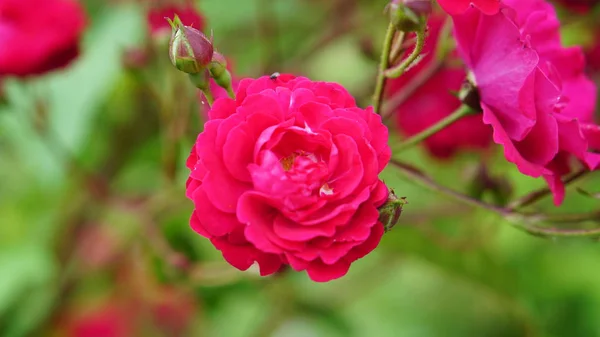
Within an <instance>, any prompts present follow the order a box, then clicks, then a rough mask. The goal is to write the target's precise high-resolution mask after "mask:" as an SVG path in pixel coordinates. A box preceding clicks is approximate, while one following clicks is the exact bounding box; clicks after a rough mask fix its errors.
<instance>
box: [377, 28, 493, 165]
mask: <svg viewBox="0 0 600 337" xmlns="http://www.w3.org/2000/svg"><path fill="white" fill-rule="evenodd" d="M443 23H444V17H443V16H433V17H431V18H430V19H429V22H428V24H429V27H428V31H429V36H428V38H427V41H428V43H427V44H426V45H425V48H424V50H423V53H424V55H425V57H424V58H423V59H422V60H421V62H419V63H418V64H417V65H416V66H415V67H413V68H411V69H410V70H409V71H408V72H406V73H405V74H404V75H402V76H401V77H399V78H397V79H393V80H389V81H388V85H387V94H388V98H390V97H395V95H396V94H398V93H400V94H403V93H406V90H407V89H408V88H409V87H411V84H412V83H414V82H415V81H419V80H420V77H422V76H424V73H426V72H428V71H430V69H431V67H433V66H435V62H436V59H435V58H436V55H435V49H436V46H437V41H438V39H439V38H440V36H439V35H440V30H441V28H442V25H443ZM451 57H452V58H454V57H455V56H454V55H452V56H451ZM448 63H450V62H446V63H445V64H442V65H440V66H439V67H438V68H437V70H435V71H434V72H433V74H432V75H431V76H430V77H429V78H428V79H427V80H426V81H425V82H424V83H423V84H422V85H420V86H419V87H418V88H417V89H416V90H414V92H411V93H409V94H407V97H406V99H404V100H403V102H401V103H400V104H399V105H398V107H397V108H395V107H394V109H395V110H396V111H395V112H394V114H395V117H396V118H397V119H396V120H397V125H398V128H399V129H400V131H401V132H402V133H403V134H405V135H407V136H413V135H415V134H417V133H419V132H421V131H423V130H425V129H427V128H428V127H430V126H432V125H434V124H435V123H437V122H439V121H440V120H441V119H443V118H444V117H446V116H448V115H449V114H451V113H452V112H453V111H454V110H456V109H457V108H458V107H459V106H460V105H461V102H460V101H459V100H458V98H456V97H455V96H454V94H453V93H452V91H458V90H459V89H460V87H461V85H462V83H463V80H464V79H465V71H464V70H463V69H462V68H451V67H450V66H449V65H448ZM392 101H393V99H392V100H391V101H390V102H392ZM491 141H492V132H491V129H490V127H489V126H487V125H485V124H483V123H482V116H481V115H472V116H468V117H465V118H463V119H461V120H459V121H458V122H456V123H454V124H452V125H450V126H449V127H447V128H445V129H444V130H442V131H440V132H438V133H436V134H435V135H433V136H431V137H429V138H428V139H427V140H425V145H426V146H427V149H428V150H429V151H430V152H431V154H433V155H434V156H436V157H438V158H449V157H451V156H453V155H454V154H455V153H456V152H457V151H460V150H465V149H485V148H487V147H488V146H489V145H490V143H491Z"/></svg>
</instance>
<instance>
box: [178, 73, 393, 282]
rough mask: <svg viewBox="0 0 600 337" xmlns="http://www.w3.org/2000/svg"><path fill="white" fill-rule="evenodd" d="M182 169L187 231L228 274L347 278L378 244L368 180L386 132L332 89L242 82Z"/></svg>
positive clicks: (378, 164) (378, 194)
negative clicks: (210, 247) (288, 271)
mask: <svg viewBox="0 0 600 337" xmlns="http://www.w3.org/2000/svg"><path fill="white" fill-rule="evenodd" d="M209 118H210V120H209V121H208V122H207V123H206V124H205V126H204V131H203V132H202V133H201V134H200V135H199V136H198V139H197V141H196V145H195V147H194V148H193V149H192V152H191V154H190V157H189V158H188V162H187V165H188V167H189V168H190V170H191V174H190V177H189V179H188V183H187V193H186V194H187V196H188V197H189V198H190V199H192V200H193V201H194V205H195V211H194V213H193V215H192V218H191V226H192V228H193V229H194V230H195V231H196V232H198V233H199V234H200V235H202V236H205V237H207V238H209V239H210V240H211V242H212V243H213V244H214V245H215V247H216V248H217V249H219V250H221V252H222V253H223V256H224V258H225V259H226V260H227V261H228V262H229V263H230V264H232V265H233V266H234V267H236V268H238V269H241V270H246V269H248V268H249V267H250V266H251V265H252V264H253V263H254V262H257V263H258V265H259V267H260V272H261V274H262V275H269V274H272V273H275V272H276V271H277V270H278V269H279V268H280V267H281V266H282V265H283V264H289V265H290V266H291V267H292V268H293V269H295V270H297V271H301V270H306V271H307V272H308V275H309V276H310V278H311V279H313V280H315V281H329V280H332V279H335V278H339V277H341V276H343V275H344V274H346V273H347V271H348V269H349V267H350V264H351V263H352V262H354V261H355V260H357V259H359V258H361V257H363V256H365V255H366V254H368V253H369V252H370V251H371V250H373V249H374V248H375V247H376V246H377V245H378V243H379V241H380V239H381V236H382V235H383V225H382V224H381V223H380V222H379V221H378V217H379V213H378V210H377V207H379V206H381V205H382V204H383V203H384V202H385V201H386V199H387V196H388V190H387V187H386V186H385V184H384V183H383V182H382V181H381V180H379V179H378V174H379V173H380V172H381V170H383V168H384V167H385V166H386V164H387V163H388V161H389V159H390V155H391V152H390V148H389V146H388V145H387V139H388V132H387V129H386V127H385V126H384V125H383V124H382V122H381V118H380V117H379V116H378V115H376V114H375V113H373V110H372V109H371V108H368V109H366V110H365V109H360V108H358V107H356V103H355V101H354V99H353V98H352V96H350V94H349V93H348V92H347V91H346V90H345V89H344V88H343V87H341V86H339V85H338V84H335V83H325V82H313V81H310V80H309V79H307V78H303V77H294V76H291V75H280V76H272V77H266V76H265V77H261V78H259V79H244V80H242V81H241V82H240V84H239V87H238V90H237V97H236V99H235V100H231V99H229V98H221V99H218V100H216V101H215V103H214V105H213V107H212V109H211V110H210V112H209Z"/></svg>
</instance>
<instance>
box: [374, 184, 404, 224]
mask: <svg viewBox="0 0 600 337" xmlns="http://www.w3.org/2000/svg"><path fill="white" fill-rule="evenodd" d="M406 204H408V202H407V201H406V198H405V197H402V198H398V197H397V196H396V193H394V190H391V191H390V194H389V196H388V200H387V201H386V202H385V204H383V206H381V207H379V221H380V222H381V223H382V224H383V228H384V229H385V231H386V232H388V231H389V230H391V229H392V228H393V227H394V226H395V225H396V224H397V223H398V220H400V215H402V208H403V207H404V205H406Z"/></svg>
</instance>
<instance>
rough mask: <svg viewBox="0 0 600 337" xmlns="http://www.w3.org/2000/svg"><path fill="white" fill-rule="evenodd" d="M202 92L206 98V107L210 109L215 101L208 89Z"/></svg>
mask: <svg viewBox="0 0 600 337" xmlns="http://www.w3.org/2000/svg"><path fill="white" fill-rule="evenodd" d="M202 92H203V93H204V97H205V98H206V103H208V106H209V107H211V106H212V105H213V102H214V101H215V98H214V97H213V94H212V92H211V91H210V89H206V90H202ZM234 97H235V96H234Z"/></svg>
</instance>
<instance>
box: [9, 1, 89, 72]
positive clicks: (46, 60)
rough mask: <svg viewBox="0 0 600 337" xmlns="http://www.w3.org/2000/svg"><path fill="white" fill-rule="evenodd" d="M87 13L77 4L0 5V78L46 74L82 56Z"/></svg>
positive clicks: (63, 2)
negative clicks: (80, 48) (81, 50)
mask: <svg viewBox="0 0 600 337" xmlns="http://www.w3.org/2000/svg"><path fill="white" fill-rule="evenodd" d="M85 21H86V18H85V13H84V11H83V9H82V7H81V6H80V5H79V3H78V2H77V1H75V0H2V1H0V46H3V47H2V48H0V76H7V75H13V76H28V75H37V74H42V73H45V72H48V71H51V70H54V69H57V68H61V67H64V66H66V65H68V64H69V63H70V62H71V61H72V60H73V59H74V58H76V57H77V55H78V54H79V42H80V38H81V34H82V32H83V30H84V27H85Z"/></svg>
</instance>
